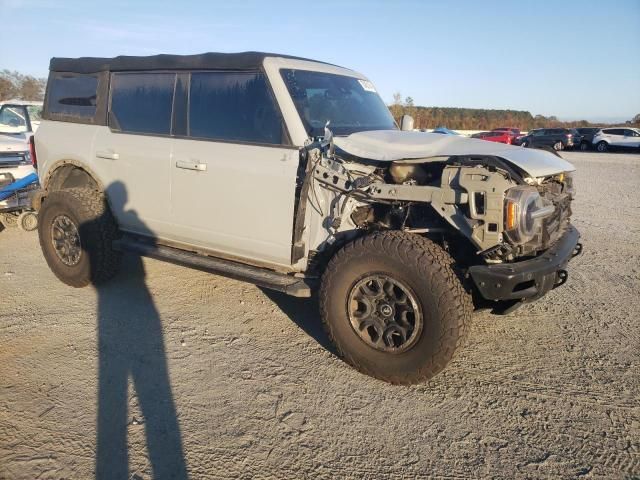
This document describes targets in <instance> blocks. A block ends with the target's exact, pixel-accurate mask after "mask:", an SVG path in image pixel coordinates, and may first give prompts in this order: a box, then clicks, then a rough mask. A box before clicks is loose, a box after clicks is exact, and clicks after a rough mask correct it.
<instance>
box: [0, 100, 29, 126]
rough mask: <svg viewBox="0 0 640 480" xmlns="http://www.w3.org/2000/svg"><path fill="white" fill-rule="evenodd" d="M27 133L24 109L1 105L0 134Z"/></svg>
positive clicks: (16, 106)
mask: <svg viewBox="0 0 640 480" xmlns="http://www.w3.org/2000/svg"><path fill="white" fill-rule="evenodd" d="M28 131H29V127H28V124H27V111H26V108H25V107H23V106H19V105H3V106H2V107H1V108H0V133H25V132H28Z"/></svg>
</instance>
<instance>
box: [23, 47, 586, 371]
mask: <svg viewBox="0 0 640 480" xmlns="http://www.w3.org/2000/svg"><path fill="white" fill-rule="evenodd" d="M411 124H412V119H411V118H410V117H404V118H403V119H402V122H401V125H400V128H398V126H397V125H396V123H395V121H394V119H393V117H392V116H391V115H390V113H389V110H388V108H387V107H386V106H385V104H384V102H383V101H382V99H381V98H380V96H379V95H378V94H377V93H376V89H375V87H374V86H373V84H372V83H371V82H370V81H369V80H368V79H367V78H366V77H364V76H362V75H361V74H359V73H356V72H354V71H352V70H348V69H346V68H342V67H338V66H334V65H330V64H326V63H321V62H316V61H312V60H307V59H302V58H296V57H290V56H286V55H274V54H265V53H257V52H246V53H238V54H222V53H206V54H202V55H190V56H176V55H157V56H150V57H116V58H78V59H67V58H53V59H52V60H51V64H50V75H49V81H48V84H47V91H46V99H45V105H44V112H43V120H42V123H41V125H40V128H39V130H38V131H37V133H36V135H35V151H36V155H37V165H38V173H39V175H40V181H41V185H42V190H41V191H40V192H39V194H38V195H37V196H36V198H35V200H34V207H35V208H37V209H38V210H39V213H40V223H39V226H38V230H39V236H40V244H41V247H42V251H43V253H44V256H45V258H46V260H47V263H48V264H49V266H50V267H51V269H52V271H53V272H54V273H55V275H56V276H57V277H58V278H59V279H60V280H62V281H63V282H65V283H67V284H69V285H71V286H74V287H82V286H85V285H88V284H89V283H96V284H97V283H100V282H104V281H107V280H109V279H110V278H112V277H113V276H114V274H115V273H116V271H117V269H118V264H119V261H120V256H121V252H123V251H132V252H135V253H137V254H140V255H145V256H149V257H153V258H157V259H162V260H167V261H170V262H173V263H177V264H181V265H185V266H189V267H193V268H197V269H200V270H204V271H208V272H213V273H216V274H220V275H226V276H229V277H233V278H236V279H241V280H244V281H248V282H252V283H254V284H256V285H259V286H261V287H265V288H270V289H274V290H279V291H281V292H285V293H287V294H290V295H295V296H299V297H308V296H311V295H312V293H314V292H315V291H317V292H318V296H319V304H320V310H321V316H322V321H323V323H324V326H325V328H326V331H327V332H328V335H329V337H330V339H331V340H332V341H333V342H334V344H335V347H336V349H337V351H338V352H339V354H340V355H342V356H343V357H344V359H345V360H346V361H347V362H349V363H350V364H351V365H353V366H354V367H356V368H357V369H359V370H360V371H362V372H364V373H366V374H369V375H372V376H374V377H377V378H380V379H383V380H386V381H389V382H392V383H415V382H420V381H424V380H425V379H428V378H430V377H432V376H434V375H435V374H437V373H438V372H439V371H441V370H442V369H443V368H444V367H445V366H446V364H447V363H448V362H449V361H450V360H451V358H452V356H453V354H454V352H455V350H456V349H457V348H458V347H459V345H460V344H461V341H462V338H463V337H464V334H465V333H466V331H467V330H468V328H469V322H470V319H471V315H472V311H473V309H474V308H487V307H488V308H492V309H493V310H494V311H495V312H502V313H504V312H508V311H512V310H514V309H515V308H516V307H517V306H519V305H521V304H522V303H523V302H528V301H532V300H535V299H538V298H540V297H541V296H543V295H544V294H545V293H547V292H548V291H549V290H551V289H552V288H555V287H558V286H559V285H561V284H563V283H564V282H565V281H566V280H567V271H566V270H565V268H566V265H567V264H568V262H569V260H570V259H571V258H572V257H573V256H575V255H577V254H579V253H580V251H581V244H580V243H579V234H578V232H577V230H576V229H575V228H574V227H572V226H571V224H570V222H569V218H570V215H571V201H572V197H573V195H574V189H573V184H572V174H571V172H572V171H573V170H574V168H573V166H572V165H571V164H570V163H568V162H566V161H564V160H563V159H562V158H560V157H559V156H558V155H556V154H553V153H551V152H547V151H541V150H532V149H523V148H520V147H513V146H509V145H502V144H496V143H492V142H485V141H482V140H475V139H468V138H462V137H454V136H448V135H437V134H430V133H422V132H414V131H409V130H411V129H412V125H411Z"/></svg>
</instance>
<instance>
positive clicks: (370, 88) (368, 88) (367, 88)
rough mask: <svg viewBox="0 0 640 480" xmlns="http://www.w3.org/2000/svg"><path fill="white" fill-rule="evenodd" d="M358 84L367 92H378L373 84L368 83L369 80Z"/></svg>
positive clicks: (360, 81) (359, 81)
mask: <svg viewBox="0 0 640 480" xmlns="http://www.w3.org/2000/svg"><path fill="white" fill-rule="evenodd" d="M358 83H360V85H361V86H362V89H363V90H364V91H365V92H373V93H375V92H376V89H375V87H374V86H373V83H371V82H369V81H367V80H358Z"/></svg>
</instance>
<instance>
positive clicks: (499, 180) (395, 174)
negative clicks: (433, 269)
mask: <svg viewBox="0 0 640 480" xmlns="http://www.w3.org/2000/svg"><path fill="white" fill-rule="evenodd" d="M423 135H425V134H423ZM343 145H344V142H343ZM336 146H338V148H335V147H336ZM336 146H334V145H333V142H314V143H310V144H309V145H308V146H307V147H305V148H304V149H303V150H302V151H301V172H300V175H299V178H300V182H299V188H298V191H297V195H298V197H299V198H298V202H297V205H298V207H297V213H296V221H295V228H294V239H293V245H294V246H293V251H292V257H293V263H294V264H296V263H297V265H298V266H299V267H301V268H302V269H304V270H306V271H307V272H308V273H310V274H312V275H313V274H314V272H315V273H316V274H320V271H321V267H322V265H323V264H324V262H325V261H326V259H328V258H329V257H330V256H331V255H332V253H333V252H334V251H335V250H336V248H338V247H339V246H341V245H343V244H345V243H346V242H348V241H350V240H352V239H354V238H356V237H358V236H360V235H363V234H366V233H368V232H371V231H375V230H389V229H391V230H402V231H406V232H411V233H415V234H418V235H423V236H427V237H429V238H430V239H432V240H433V241H436V242H437V243H439V244H440V245H442V246H443V247H444V248H445V249H446V250H447V251H449V253H450V254H451V256H452V257H453V258H454V259H455V260H456V264H457V265H458V268H459V270H460V271H461V273H462V274H463V275H464V276H466V277H467V278H468V279H470V280H471V283H472V284H473V289H474V293H475V298H476V305H477V306H487V305H491V306H492V307H493V308H494V310H505V309H508V308H512V307H513V306H514V305H516V304H519V303H520V302H521V301H523V300H531V299H535V298H539V297H540V296H542V295H543V294H544V293H546V292H547V291H548V290H549V289H551V288H553V287H555V286H558V285H559V284H561V283H563V282H564V281H565V280H566V271H565V270H564V266H565V265H566V263H567V262H568V260H569V259H570V258H572V255H574V254H575V253H576V252H577V251H579V249H580V245H579V243H578V238H579V236H578V234H577V231H576V230H575V229H574V228H573V227H571V226H570V224H569V217H570V214H571V200H572V198H573V184H572V177H571V174H570V173H569V172H568V171H566V172H554V173H553V174H550V175H546V176H542V177H533V176H531V175H530V173H528V172H526V171H525V170H523V168H521V167H520V166H518V165H517V164H515V163H514V162H510V161H507V160H505V159H504V158H503V157H502V156H499V155H491V154H489V153H488V152H486V153H480V154H469V153H465V152H462V151H459V149H458V151H454V152H453V154H450V155H448V154H447V149H443V150H442V151H438V152H436V154H435V155H432V156H429V157H420V158H391V159H385V160H380V159H376V158H365V157H361V156H358V155H355V154H354V153H353V150H356V151H357V149H352V151H348V150H346V149H343V148H339V146H340V143H338V142H337V145H336ZM473 146H474V145H471V147H473ZM452 150H455V149H452ZM470 151H472V150H470ZM358 153H362V152H358ZM371 156H373V155H369V157H371ZM565 163H566V162H565ZM567 165H569V164H567ZM554 248H555V250H554ZM545 252H546V253H545ZM549 252H550V253H549ZM533 260H536V263H535V264H529V263H527V262H531V261H533Z"/></svg>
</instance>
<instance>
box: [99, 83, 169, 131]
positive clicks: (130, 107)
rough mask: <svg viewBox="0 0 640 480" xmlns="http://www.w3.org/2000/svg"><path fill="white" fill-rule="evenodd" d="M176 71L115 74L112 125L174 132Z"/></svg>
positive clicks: (134, 129) (137, 129)
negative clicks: (172, 120) (172, 124)
mask: <svg viewBox="0 0 640 480" xmlns="http://www.w3.org/2000/svg"><path fill="white" fill-rule="evenodd" d="M174 84H175V74H173V73H115V74H113V76H112V78H111V110H110V116H109V126H111V127H112V128H113V129H115V130H121V131H123V132H131V133H155V134H160V135H169V134H170V133H171V105H172V102H173V89H174Z"/></svg>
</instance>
